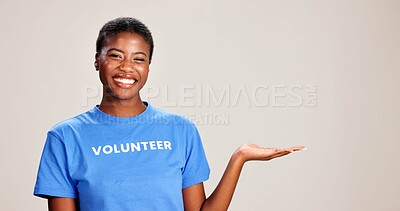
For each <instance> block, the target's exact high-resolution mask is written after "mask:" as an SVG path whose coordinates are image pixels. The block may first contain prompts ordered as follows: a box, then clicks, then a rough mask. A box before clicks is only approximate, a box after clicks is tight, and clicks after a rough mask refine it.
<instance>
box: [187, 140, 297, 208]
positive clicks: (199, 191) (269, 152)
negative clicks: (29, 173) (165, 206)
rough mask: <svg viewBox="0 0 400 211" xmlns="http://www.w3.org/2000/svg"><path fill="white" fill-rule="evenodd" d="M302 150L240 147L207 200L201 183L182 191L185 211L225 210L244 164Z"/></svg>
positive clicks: (247, 145)
mask: <svg viewBox="0 0 400 211" xmlns="http://www.w3.org/2000/svg"><path fill="white" fill-rule="evenodd" d="M302 149H304V147H302V146H298V147H291V148H285V149H277V148H263V147H259V146H257V145H255V144H246V145H243V146H241V147H240V148H238V149H237V150H236V151H235V152H234V153H233V155H232V157H231V159H230V160H229V163H228V166H227V167H226V169H225V172H224V174H223V176H222V178H221V180H220V182H219V184H218V185H217V187H216V188H215V190H214V192H213V193H212V194H211V195H210V196H209V197H208V198H207V199H205V194H204V188H203V184H202V183H200V184H197V185H194V186H192V187H189V188H186V189H184V190H183V198H184V204H185V210H187V211H189V210H190V211H192V210H196V211H197V210H205V211H207V210H213V211H218V210H227V209H228V207H229V204H230V202H231V199H232V197H233V193H234V192H235V188H236V185H237V182H238V180H239V176H240V173H241V171H242V168H243V165H244V164H245V162H247V161H249V160H271V159H274V158H277V157H281V156H284V155H287V154H289V153H291V152H293V151H297V150H302Z"/></svg>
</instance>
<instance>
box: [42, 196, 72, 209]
mask: <svg viewBox="0 0 400 211" xmlns="http://www.w3.org/2000/svg"><path fill="white" fill-rule="evenodd" d="M77 202H78V200H76V199H72V198H58V197H50V198H49V199H48V207H49V211H77V210H79V208H78V207H79V206H77Z"/></svg>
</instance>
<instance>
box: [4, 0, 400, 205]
mask: <svg viewBox="0 0 400 211" xmlns="http://www.w3.org/2000/svg"><path fill="white" fill-rule="evenodd" d="M120 16H133V17H136V18H138V19H140V20H142V21H143V22H144V23H145V24H146V25H147V26H148V27H149V28H150V30H151V31H152V33H153V36H154V40H155V52H154V58H153V62H152V64H151V72H150V76H149V77H150V79H149V81H148V87H149V86H153V87H161V86H168V88H169V91H168V92H169V93H167V92H166V91H165V90H164V91H161V92H160V93H159V95H158V96H157V97H155V98H152V99H149V100H150V102H151V103H152V104H153V105H154V106H157V107H160V108H163V109H165V110H168V111H172V112H177V113H181V114H187V115H188V114H194V115H201V114H206V115H207V114H209V115H227V116H228V117H229V122H228V123H227V124H223V125H218V124H213V122H211V123H200V124H198V128H199V130H200V132H201V135H202V138H203V143H204V147H205V149H206V153H207V157H208V160H209V162H210V166H211V171H212V173H211V177H210V180H209V181H208V182H206V183H205V185H206V191H207V194H210V193H211V192H212V190H213V189H214V187H215V186H216V184H217V182H218V181H219V178H220V176H221V175H222V173H223V170H224V168H225V165H226V163H227V162H228V160H229V157H230V155H231V154H232V152H233V151H234V150H235V149H236V148H237V147H238V146H240V145H241V144H243V143H249V142H252V143H257V144H260V145H263V146H271V147H272V146H277V147H285V146H292V145H305V146H306V147H307V148H308V150H307V151H305V152H297V153H295V154H293V155H290V156H287V157H284V158H280V159H277V160H273V161H270V162H264V163H262V162H251V163H248V164H246V166H245V168H244V171H243V174H242V177H241V179H240V182H239V185H238V187H237V191H236V193H235V196H234V199H233V201H232V204H231V206H230V210H279V211H293V210H302V211H303V210H305V211H321V210H324V211H337V210H352V211H369V210H371V211H372V210H374V211H375V210H382V211H395V210H396V211H397V210H400V201H399V200H398V198H399V196H400V181H399V180H400V179H399V178H400V167H399V164H400V153H398V152H399V148H400V142H399V141H400V129H399V125H400V124H399V123H400V122H399V119H400V110H399V108H400V95H399V93H398V91H399V90H400V83H399V79H400V68H399V67H400V1H394V0H393V1H389V0H384V1H378V0H372V1H362V0H359V1H357V0H346V1H344V0H339V1H333V0H332V1H326V0H323V1H316V0H315V1H312V0H301V1H300V0H283V1H272V0H268V1H261V0H253V1H211V0H205V1H183V0H181V1H161V0H159V1H155V0H148V1H134V0H131V1H103V0H97V1H59V0H53V1H50V0H48V1H44V0H38V1H19V0H17V1H16V0H12V1H11V0H2V1H1V2H0V26H1V39H0V46H1V50H0V58H1V75H2V76H1V83H0V86H1V87H0V88H1V91H2V92H1V93H2V96H1V104H0V106H1V107H0V109H1V112H2V121H1V127H0V128H1V129H0V130H1V136H0V138H1V139H0V140H1V142H0V165H1V173H0V181H2V185H1V186H2V187H1V188H0V198H1V203H0V210H7V211H8V210H45V209H46V201H45V200H43V199H39V198H37V197H34V196H33V195H32V192H33V186H34V182H35V179H36V173H37V167H38V163H39V159H40V155H41V151H42V148H43V145H44V141H45V136H46V132H47V130H48V129H50V127H51V126H52V125H54V124H55V123H57V122H59V121H61V120H64V119H66V118H69V117H72V116H74V115H76V114H78V113H81V112H84V111H86V110H88V109H90V108H92V107H93V106H94V105H95V104H96V103H99V101H100V95H101V93H100V92H99V93H98V95H96V96H97V97H96V96H95V97H92V96H91V97H88V95H91V94H93V93H91V94H88V93H87V92H85V91H83V90H85V87H92V88H93V87H98V88H99V89H100V82H99V80H98V76H97V72H96V71H95V70H94V67H93V62H94V60H93V59H94V53H95V40H96V37H97V33H98V31H99V29H100V28H101V26H102V25H103V24H104V23H105V22H107V21H109V20H111V19H114V18H116V17H120ZM186 85H189V86H196V87H198V86H200V87H201V86H203V85H210V86H213V87H214V89H215V92H216V93H217V94H220V93H221V92H219V91H220V90H222V89H223V87H224V86H225V85H229V86H230V87H231V88H232V90H233V91H232V94H230V95H231V97H235V90H238V89H239V88H240V87H245V89H246V90H247V91H249V92H250V93H251V89H253V88H254V87H257V86H259V85H266V86H267V87H268V88H267V89H266V90H265V89H263V90H261V91H260V92H259V96H258V97H259V99H260V100H263V99H266V98H268V99H269V100H272V99H273V98H274V96H275V95H274V93H273V90H272V87H273V86H282V85H283V86H286V87H290V86H292V85H301V86H303V89H301V90H300V91H299V93H301V94H302V96H303V97H304V91H305V89H304V87H305V86H308V85H312V86H316V87H317V91H316V95H317V101H316V102H317V104H316V105H314V106H306V105H305V104H304V103H303V104H302V105H300V106H290V105H289V103H290V102H291V101H293V98H290V96H286V97H283V98H280V100H281V103H283V104H284V106H277V105H275V104H273V103H272V102H271V103H270V104H269V105H267V106H261V107H260V106H256V105H255V104H254V103H251V104H250V105H248V104H247V101H246V99H245V98H243V97H242V98H240V99H239V101H238V103H237V104H236V105H225V104H224V105H219V106H218V105H210V106H206V105H205V104H204V102H201V103H198V104H196V105H195V106H183V105H176V106H167V105H166V103H165V101H163V99H164V98H165V97H166V96H167V97H169V101H173V102H179V99H181V97H182V96H180V95H179V91H178V90H180V88H179V87H180V86H186ZM148 87H147V88H148ZM161 90H163V89H161ZM92 91H95V89H94V90H93V89H92ZM98 91H99V90H98ZM186 91H187V92H189V93H190V92H193V91H196V90H193V89H189V90H186ZM279 92H283V93H288V90H287V89H286V90H285V88H282V89H280V91H279ZM196 99H198V96H197V95H195V96H193V97H192V98H190V97H189V98H185V100H187V101H194V100H196Z"/></svg>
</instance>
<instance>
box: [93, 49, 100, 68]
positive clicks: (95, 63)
mask: <svg viewBox="0 0 400 211" xmlns="http://www.w3.org/2000/svg"><path fill="white" fill-rule="evenodd" d="M94 68H95V69H96V71H99V53H96V54H95V55H94Z"/></svg>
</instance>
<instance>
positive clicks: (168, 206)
mask: <svg viewBox="0 0 400 211" xmlns="http://www.w3.org/2000/svg"><path fill="white" fill-rule="evenodd" d="M146 104H147V108H146V110H145V111H144V112H143V113H141V114H139V115H137V116H133V117H117V116H111V115H109V114H106V113H104V112H102V111H101V110H100V109H98V108H97V106H95V107H94V108H93V109H91V110H89V111H87V112H85V113H83V114H80V115H78V116H75V117H73V118H71V119H68V120H66V121H63V122H61V123H59V124H57V125H55V126H54V127H53V128H52V129H51V130H50V131H49V132H48V135H47V140H46V144H45V146H44V149H43V154H42V158H41V161H40V166H39V170H38V176H37V180H36V185H35V189H34V195H36V196H39V197H48V196H55V197H66V198H79V204H80V209H81V210H174V211H175V210H183V200H182V189H183V188H186V187H189V186H192V185H195V184H198V183H200V182H203V181H205V180H207V179H208V177H209V173H210V170H209V166H208V163H207V159H206V156H205V153H204V150H203V146H202V143H201V139H200V136H199V133H198V131H197V129H196V126H195V125H194V124H193V123H192V122H190V121H189V120H187V119H186V118H183V117H181V116H179V115H176V114H171V113H168V112H165V111H162V110H160V109H157V108H155V107H153V106H151V105H150V104H149V103H146Z"/></svg>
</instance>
